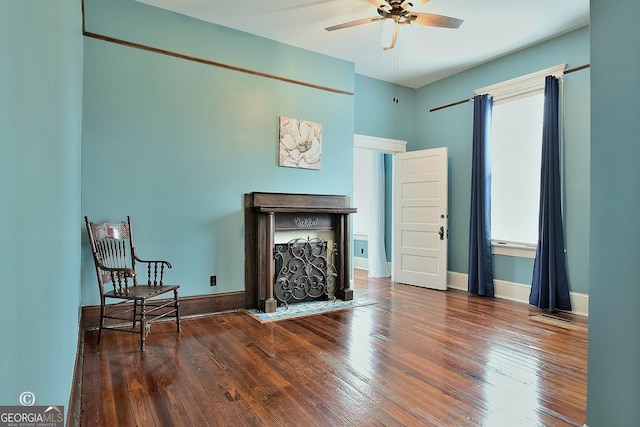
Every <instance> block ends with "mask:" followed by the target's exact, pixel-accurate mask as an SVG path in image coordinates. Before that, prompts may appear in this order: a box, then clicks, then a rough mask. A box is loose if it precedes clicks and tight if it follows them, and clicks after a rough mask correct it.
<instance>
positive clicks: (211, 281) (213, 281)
mask: <svg viewBox="0 0 640 427" xmlns="http://www.w3.org/2000/svg"><path fill="white" fill-rule="evenodd" d="M215 285H216V276H211V277H209V286H215Z"/></svg>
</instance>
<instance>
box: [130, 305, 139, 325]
mask: <svg viewBox="0 0 640 427" xmlns="http://www.w3.org/2000/svg"><path fill="white" fill-rule="evenodd" d="M137 318H138V300H133V326H132V327H131V328H132V329H135V328H136V320H137Z"/></svg>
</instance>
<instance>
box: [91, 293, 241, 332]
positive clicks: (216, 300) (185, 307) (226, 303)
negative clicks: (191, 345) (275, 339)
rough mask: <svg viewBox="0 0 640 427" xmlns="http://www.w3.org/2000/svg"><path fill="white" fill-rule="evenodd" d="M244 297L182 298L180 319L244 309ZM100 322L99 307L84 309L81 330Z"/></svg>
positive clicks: (235, 294)
mask: <svg viewBox="0 0 640 427" xmlns="http://www.w3.org/2000/svg"><path fill="white" fill-rule="evenodd" d="M244 297H245V295H244V291H238V292H225V293H220V294H208V295H196V296H187V297H180V317H189V316H200V315H206V314H214V313H221V312H223V311H231V310H240V309H242V308H244ZM159 301H161V300H159ZM99 320H100V306H99V305H89V306H84V307H82V316H81V319H80V329H82V330H85V329H92V328H96V327H97V326H98V322H99Z"/></svg>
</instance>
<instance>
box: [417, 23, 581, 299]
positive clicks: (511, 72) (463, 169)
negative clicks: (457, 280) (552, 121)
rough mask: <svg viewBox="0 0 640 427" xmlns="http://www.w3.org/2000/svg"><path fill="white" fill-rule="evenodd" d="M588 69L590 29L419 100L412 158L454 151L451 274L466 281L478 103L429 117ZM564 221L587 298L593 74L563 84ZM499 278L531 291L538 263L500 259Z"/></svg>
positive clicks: (570, 258) (422, 92)
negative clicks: (523, 80) (540, 76)
mask: <svg viewBox="0 0 640 427" xmlns="http://www.w3.org/2000/svg"><path fill="white" fill-rule="evenodd" d="M561 63H566V64H567V68H573V67H577V66H580V65H584V64H588V63H589V29H588V27H584V28H581V29H578V30H576V31H573V32H571V33H568V34H565V35H563V36H561V37H558V38H555V39H553V40H550V41H547V42H544V43H541V44H538V45H536V46H533V47H530V48H528V49H525V50H522V51H520V52H517V53H515V54H512V55H509V56H506V57H503V58H500V59H497V60H494V61H491V62H488V63H486V64H483V65H480V66H477V67H475V68H473V69H470V70H467V71H465V72H462V73H459V74H456V75H454V76H452V77H449V78H446V79H443V80H440V81H438V82H435V83H432V84H430V85H427V86H424V87H422V88H420V89H419V90H417V91H416V97H415V126H416V131H415V141H411V142H410V143H409V145H408V150H418V149H425V148H435V147H440V146H446V147H448V151H449V267H448V269H449V271H454V272H459V273H467V262H468V233H469V201H470V183H471V141H472V125H473V103H471V102H468V103H466V104H461V105H457V106H454V107H450V108H446V109H443V110H439V111H435V112H429V110H430V109H433V108H436V107H439V106H442V105H446V104H449V103H452V102H455V101H459V100H462V99H468V98H471V97H473V95H474V90H475V89H478V88H481V87H484V86H487V85H491V84H494V83H499V82H501V81H504V80H509V79H512V78H516V77H520V76H522V75H525V74H529V73H533V72H536V71H539V70H542V69H545V68H548V67H551V66H554V65H557V64H561ZM564 100H565V116H564V131H565V141H564V153H563V160H564V163H563V168H564V177H565V179H564V186H565V187H564V189H563V190H564V202H563V203H564V215H565V234H566V248H567V269H568V273H569V282H570V287H571V290H572V291H574V292H582V293H588V292H589V286H588V263H587V262H586V256H587V251H586V248H588V245H589V236H588V233H587V232H586V230H588V229H589V224H590V220H589V212H588V210H587V209H586V208H585V207H586V206H588V205H589V159H590V157H589V138H590V137H589V69H586V70H583V71H579V72H576V73H572V74H567V75H565V78H564ZM494 268H495V278H496V279H500V280H506V281H510V282H516V283H523V284H529V283H531V277H532V272H533V259H529V258H518V257H510V256H500V255H496V256H494Z"/></svg>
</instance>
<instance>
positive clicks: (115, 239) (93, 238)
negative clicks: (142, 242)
mask: <svg viewBox="0 0 640 427" xmlns="http://www.w3.org/2000/svg"><path fill="white" fill-rule="evenodd" d="M84 220H85V223H86V225H87V233H88V234H89V243H90V245H91V253H92V254H93V261H94V264H95V268H96V274H97V276H98V285H99V286H100V293H101V294H103V293H104V287H105V285H108V284H109V283H111V284H112V285H113V289H114V291H115V292H116V293H119V294H127V293H128V290H127V287H128V285H129V280H130V278H133V286H136V285H137V278H136V276H135V274H134V275H127V274H122V273H116V272H113V271H109V270H106V269H105V268H117V269H130V270H132V271H134V270H135V257H134V249H133V236H132V234H131V220H130V218H129V217H127V221H126V222H125V221H121V222H117V223H110V222H101V223H97V224H96V223H93V222H91V221H89V219H88V218H87V217H86V216H85V217H84Z"/></svg>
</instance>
